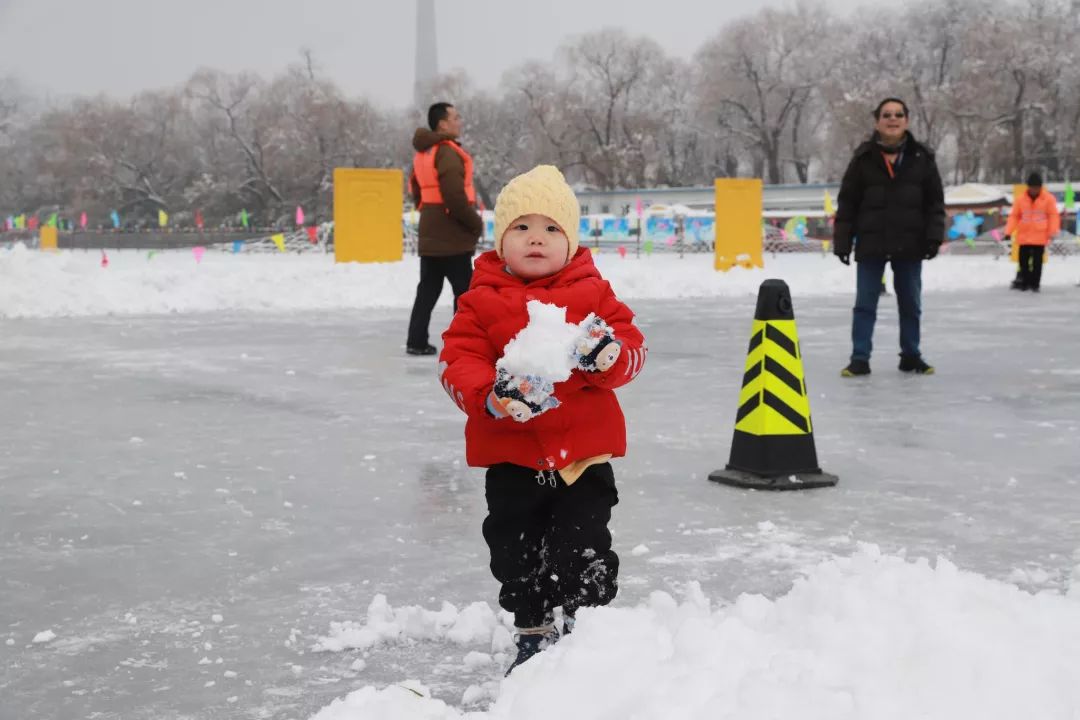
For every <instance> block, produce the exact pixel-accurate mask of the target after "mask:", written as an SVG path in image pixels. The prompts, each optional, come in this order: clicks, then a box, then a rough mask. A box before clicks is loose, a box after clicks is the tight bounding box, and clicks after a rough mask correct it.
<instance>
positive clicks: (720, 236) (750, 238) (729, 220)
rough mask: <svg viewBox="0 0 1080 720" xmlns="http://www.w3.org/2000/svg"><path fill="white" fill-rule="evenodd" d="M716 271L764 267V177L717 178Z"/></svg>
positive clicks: (714, 225)
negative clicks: (762, 194)
mask: <svg viewBox="0 0 1080 720" xmlns="http://www.w3.org/2000/svg"><path fill="white" fill-rule="evenodd" d="M713 227H714V228H715V232H716V243H715V247H716V259H715V267H716V269H717V270H723V271H724V272H727V271H728V270H730V269H731V268H733V267H735V266H736V265H739V266H741V267H744V268H751V267H760V268H763V267H765V261H764V259H763V258H762V244H761V179H760V178H717V180H716V221H715V222H714V223H713Z"/></svg>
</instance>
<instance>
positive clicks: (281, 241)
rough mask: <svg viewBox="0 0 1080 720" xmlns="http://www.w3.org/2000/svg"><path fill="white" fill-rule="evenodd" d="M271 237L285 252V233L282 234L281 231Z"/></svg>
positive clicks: (279, 248)
mask: <svg viewBox="0 0 1080 720" xmlns="http://www.w3.org/2000/svg"><path fill="white" fill-rule="evenodd" d="M270 239H271V240H273V241H274V244H275V245H277V249H278V250H280V251H281V252H285V236H284V235H282V234H281V233H278V234H277V235H271V236H270Z"/></svg>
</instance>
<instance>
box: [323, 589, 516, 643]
mask: <svg viewBox="0 0 1080 720" xmlns="http://www.w3.org/2000/svg"><path fill="white" fill-rule="evenodd" d="M501 626H502V625H501V624H500V622H499V621H498V620H497V619H496V617H495V613H494V611H492V609H491V607H490V606H489V605H488V604H487V603H482V602H477V603H473V604H472V605H469V606H468V607H467V608H465V609H464V610H461V611H458V609H457V608H456V607H454V606H453V605H452V604H450V603H448V602H444V603H443V605H442V608H441V609H440V610H437V611H433V610H425V609H424V608H421V607H417V606H409V607H403V608H396V609H395V608H392V607H390V604H389V603H388V602H387V600H386V596H385V595H376V596H375V598H374V599H373V600H372V601H371V604H370V605H369V606H368V611H367V621H366V622H363V623H357V622H352V621H346V622H340V623H331V625H330V634H329V635H328V636H327V637H323V638H319V640H318V641H317V642H316V643H315V645H314V646H313V647H312V650H313V651H315V652H325V651H330V652H340V651H342V650H349V649H359V650H367V649H369V648H372V647H374V646H376V645H378V644H380V643H386V642H398V641H401V640H404V639H411V640H431V639H435V640H449V641H450V642H453V643H457V644H458V645H469V644H475V643H478V642H490V641H491V639H492V638H493V637H496V638H503V639H505V640H509V637H510V633H509V631H508V630H505V628H504V632H503V633H496V632H495V628H496V627H501Z"/></svg>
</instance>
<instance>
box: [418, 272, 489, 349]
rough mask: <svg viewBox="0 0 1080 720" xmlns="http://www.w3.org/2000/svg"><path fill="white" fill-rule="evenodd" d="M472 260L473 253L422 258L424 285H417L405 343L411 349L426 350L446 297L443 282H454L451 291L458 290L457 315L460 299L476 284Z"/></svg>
mask: <svg viewBox="0 0 1080 720" xmlns="http://www.w3.org/2000/svg"><path fill="white" fill-rule="evenodd" d="M472 259H473V254H472V253H471V252H470V253H465V254H464V255H447V256H444V257H427V256H421V258H420V282H419V283H418V284H417V286H416V300H415V301H413V308H412V316H411V317H410V318H409V336H408V339H407V340H406V341H405V344H406V345H407V346H408V347H412V348H422V347H424V346H426V345H427V344H428V326H429V325H431V311H432V310H434V309H435V303H437V302H438V301H439V296H440V295H442V290H443V280H449V281H450V289H451V290H453V291H454V312H457V301H458V298H459V297H461V296H462V294H464V292H465V291H466V290H468V289H469V283H470V282H471V281H472V271H473V267H472Z"/></svg>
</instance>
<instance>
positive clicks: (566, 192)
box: [495, 165, 581, 257]
mask: <svg viewBox="0 0 1080 720" xmlns="http://www.w3.org/2000/svg"><path fill="white" fill-rule="evenodd" d="M530 213H536V214H537V215H546V216H547V217H549V218H551V219H552V220H554V221H555V222H556V223H558V225H559V227H560V228H562V231H563V233H565V235H566V239H567V240H569V241H570V257H573V256H574V253H576V252H577V249H578V225H579V224H580V221H581V207H580V206H579V205H578V201H577V196H576V195H574V191H573V190H571V189H570V186H569V185H567V184H566V179H565V178H564V177H563V174H562V173H561V172H559V169H558V168H557V167H555V166H554V165H537V166H536V167H534V168H533V169H532V170H530V171H529V172H527V173H524V174H522V175H518V176H517V177H516V178H514V179H513V180H511V181H510V182H508V183H507V184H506V187H504V188H503V189H502V192H501V193H499V197H498V198H497V199H496V200H495V252H496V253H498V254H499V257H502V237H503V233H505V232H506V229H507V228H508V227H510V223H512V222H514V221H515V220H517V219H518V218H519V217H521V216H523V215H529V214H530Z"/></svg>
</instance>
